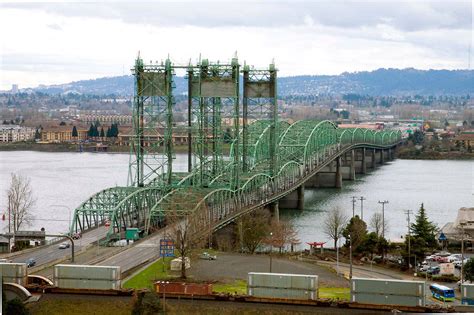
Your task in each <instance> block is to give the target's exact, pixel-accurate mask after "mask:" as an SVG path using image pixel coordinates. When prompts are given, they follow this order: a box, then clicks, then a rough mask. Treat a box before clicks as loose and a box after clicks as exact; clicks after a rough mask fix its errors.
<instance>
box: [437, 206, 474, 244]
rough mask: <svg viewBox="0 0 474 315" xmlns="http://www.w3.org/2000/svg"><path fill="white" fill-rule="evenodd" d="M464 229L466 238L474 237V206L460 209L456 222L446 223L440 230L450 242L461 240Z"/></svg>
mask: <svg viewBox="0 0 474 315" xmlns="http://www.w3.org/2000/svg"><path fill="white" fill-rule="evenodd" d="M463 230H464V239H473V238H474V208H467V207H463V208H460V209H459V210H458V215H457V217H456V220H455V221H454V222H448V223H446V224H445V225H444V226H443V227H442V228H441V230H440V234H441V233H443V234H444V235H445V236H446V238H447V240H448V242H453V241H456V242H458V241H461V239H462V236H463Z"/></svg>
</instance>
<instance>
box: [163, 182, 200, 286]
mask: <svg viewBox="0 0 474 315" xmlns="http://www.w3.org/2000/svg"><path fill="white" fill-rule="evenodd" d="M186 192H187V191H182V192H179V193H177V194H176V195H172V196H171V197H169V199H166V200H164V202H163V208H164V209H166V230H167V232H168V233H169V235H171V238H172V239H173V241H174V244H175V248H176V250H177V251H178V254H179V257H180V259H181V278H182V279H186V259H189V257H190V256H191V254H192V251H193V250H194V249H197V248H199V247H201V246H202V244H204V242H205V238H206V235H207V233H204V234H202V227H200V226H199V224H198V216H197V215H196V213H195V212H193V211H192V209H194V208H195V206H196V204H198V202H199V199H198V197H197V196H194V195H192V194H188V195H186ZM185 196H187V198H185ZM203 205H204V206H203V209H202V210H204V211H207V210H206V209H205V208H207V206H205V203H203ZM195 211H197V210H195Z"/></svg>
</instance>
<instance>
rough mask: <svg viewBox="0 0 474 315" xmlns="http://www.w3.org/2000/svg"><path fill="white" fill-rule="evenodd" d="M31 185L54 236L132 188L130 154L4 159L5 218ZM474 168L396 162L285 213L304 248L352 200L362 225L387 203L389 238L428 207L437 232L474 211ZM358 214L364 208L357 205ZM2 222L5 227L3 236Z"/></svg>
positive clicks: (0, 207) (40, 222)
mask: <svg viewBox="0 0 474 315" xmlns="http://www.w3.org/2000/svg"><path fill="white" fill-rule="evenodd" d="M173 167H174V169H175V170H177V171H180V170H185V169H186V156H185V155H184V154H177V156H176V162H175V164H174V166H173ZM12 172H17V173H21V174H24V175H27V176H29V177H30V178H31V185H32V188H33V191H34V194H35V197H36V198H37V203H36V206H35V209H34V215H35V220H34V221H33V226H32V227H33V228H40V227H43V226H44V227H46V228H47V229H48V230H49V231H50V232H63V231H66V229H67V226H68V219H69V215H70V211H72V209H74V208H75V207H77V206H78V205H80V204H81V203H82V202H83V201H84V200H86V199H87V198H88V197H89V196H91V195H92V194H94V193H96V192H98V191H99V190H101V189H104V188H107V187H111V186H122V185H126V183H127V174H128V155H127V154H102V153H45V152H32V151H21V152H0V186H1V191H0V214H3V213H4V212H5V210H6V204H7V200H6V193H5V190H6V189H7V188H8V185H9V181H10V173H12ZM473 177H474V161H412V160H396V161H393V162H390V163H389V164H387V165H385V166H383V167H379V168H378V169H377V170H376V171H374V172H372V173H370V174H368V175H366V176H362V177H359V178H358V179H357V180H356V181H354V182H348V181H344V187H343V188H342V189H340V190H337V189H306V191H305V198H306V200H305V209H304V210H303V211H299V210H283V209H282V210H281V214H282V216H284V217H287V218H291V220H293V222H294V223H295V225H296V226H297V228H298V230H299V234H300V238H301V240H302V241H304V242H307V241H321V240H326V239H327V237H326V236H325V235H324V233H323V232H322V222H323V220H324V218H325V216H326V212H327V211H330V210H331V209H333V208H334V207H340V208H341V209H343V210H344V211H345V212H346V213H347V215H350V214H351V213H352V203H351V196H361V195H362V196H364V197H365V198H367V200H365V201H364V219H367V221H368V219H370V217H371V216H372V215H373V213H375V212H376V211H381V206H380V205H379V204H378V203H377V202H378V201H379V200H388V201H389V204H388V205H387V206H386V211H385V218H386V220H388V222H389V230H388V232H387V234H388V236H389V237H391V238H399V237H400V235H402V234H403V233H405V232H406V216H404V214H403V211H404V210H405V209H412V210H415V211H416V210H417V209H418V208H419V206H420V204H421V203H422V202H423V203H424V204H425V208H426V209H427V213H428V215H429V217H430V219H431V220H433V221H434V222H436V223H437V224H438V226H440V227H441V226H442V225H444V224H445V223H446V222H448V221H452V220H453V219H454V218H455V216H456V213H457V210H458V209H459V208H460V207H463V206H471V207H472V206H474V202H473V200H474V196H473V195H472V193H473ZM356 213H358V214H360V203H359V202H358V203H357V205H356ZM4 226H5V222H2V221H0V229H3V228H4Z"/></svg>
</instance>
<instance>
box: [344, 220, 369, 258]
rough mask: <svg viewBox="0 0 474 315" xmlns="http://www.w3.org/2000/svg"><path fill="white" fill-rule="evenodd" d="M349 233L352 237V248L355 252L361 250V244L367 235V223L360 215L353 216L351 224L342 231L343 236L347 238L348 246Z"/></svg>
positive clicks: (347, 243)
mask: <svg viewBox="0 0 474 315" xmlns="http://www.w3.org/2000/svg"><path fill="white" fill-rule="evenodd" d="M349 235H350V236H351V237H352V248H353V250H354V252H357V251H360V249H359V246H360V245H361V244H362V243H364V241H365V239H366V237H367V224H366V223H365V222H364V221H362V220H361V219H360V218H359V216H358V215H356V216H355V217H353V218H351V220H350V221H349V224H347V226H346V227H345V229H344V230H343V231H342V236H344V238H345V239H346V246H347V247H348V246H349Z"/></svg>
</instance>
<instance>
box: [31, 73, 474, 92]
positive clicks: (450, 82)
mask: <svg viewBox="0 0 474 315" xmlns="http://www.w3.org/2000/svg"><path fill="white" fill-rule="evenodd" d="M175 83H176V89H175V93H176V94H177V95H178V94H185V93H187V80H186V79H185V78H183V77H176V78H175ZM33 90H35V91H40V92H44V93H51V94H61V93H81V94H95V95H111V94H114V95H122V96H129V95H132V94H133V77H132V76H118V77H108V78H100V79H95V80H84V81H77V82H71V83H68V84H60V85H51V86H40V87H37V88H34V89H33ZM348 93H355V94H361V95H466V94H471V95H473V94H474V71H473V70H416V69H412V68H409V69H378V70H375V71H370V72H368V71H363V72H354V73H342V74H340V75H302V76H293V77H280V78H278V94H279V95H280V96H287V95H316V94H348Z"/></svg>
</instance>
